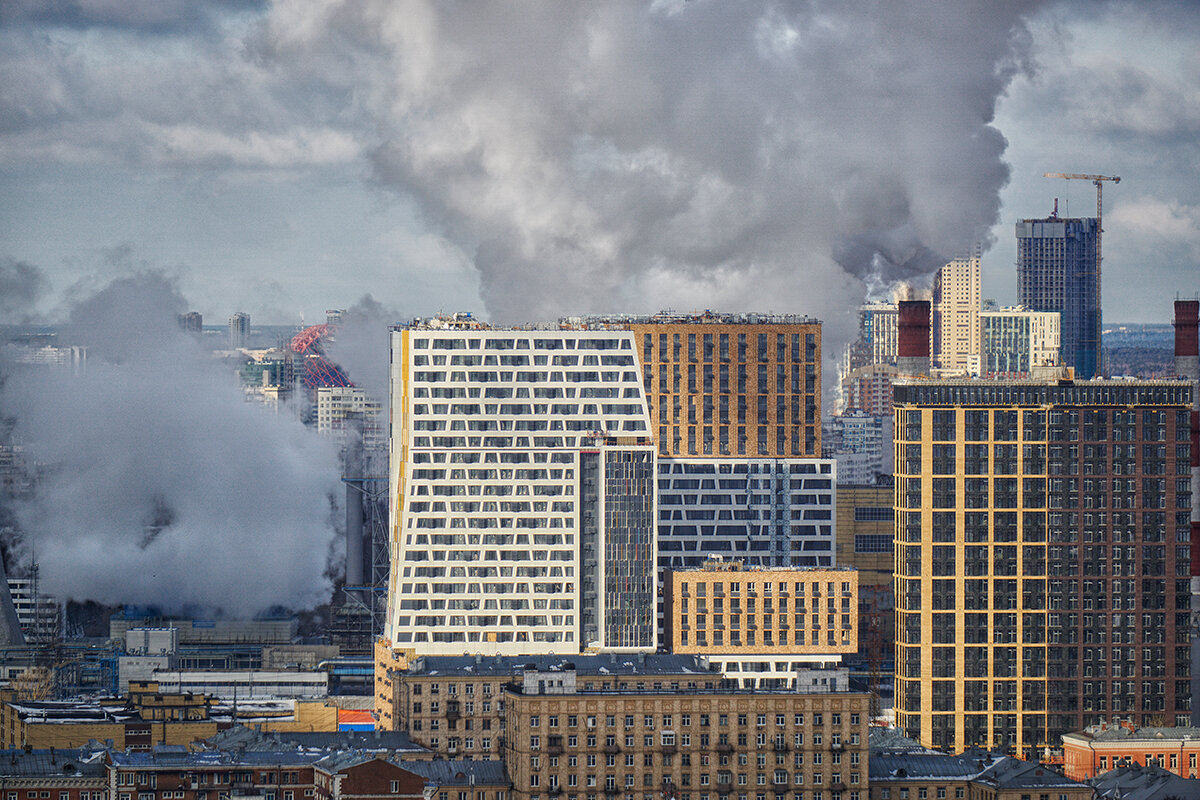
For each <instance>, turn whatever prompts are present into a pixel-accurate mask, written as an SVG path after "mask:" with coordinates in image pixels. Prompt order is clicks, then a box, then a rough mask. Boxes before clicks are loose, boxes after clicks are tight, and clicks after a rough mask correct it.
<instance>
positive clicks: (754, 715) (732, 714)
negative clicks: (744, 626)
mask: <svg viewBox="0 0 1200 800" xmlns="http://www.w3.org/2000/svg"><path fill="white" fill-rule="evenodd" d="M504 700H505V723H506V724H505V730H506V732H505V740H504V747H505V761H506V763H507V764H508V771H509V777H510V779H511V780H512V784H513V797H514V798H521V799H522V800H532V798H535V797H538V798H540V797H556V796H559V795H565V800H586V798H588V797H592V798H599V797H601V796H602V795H603V796H605V797H623V798H627V800H629V799H632V800H662V798H664V797H669V798H677V800H701V798H704V797H710V798H718V797H720V796H728V797H739V798H740V797H741V796H742V795H746V797H747V798H749V797H751V796H754V797H757V796H758V795H760V794H761V795H763V797H764V798H765V797H766V796H767V793H768V792H770V794H771V796H772V797H776V798H787V799H788V800H815V799H816V798H817V797H826V798H828V797H833V796H834V795H837V796H838V797H841V798H843V800H866V798H867V774H868V773H867V770H868V750H867V698H866V695H863V694H855V693H846V692H827V693H803V692H797V691H795V690H785V691H778V692H773V691H764V690H757V691H747V690H740V689H731V690H721V689H719V688H705V687H704V686H697V687H695V688H690V689H689V688H681V689H679V690H653V689H650V690H634V691H629V692H623V693H613V692H602V691H594V690H588V689H586V688H580V686H579V683H578V682H577V681H576V680H575V679H574V678H573V676H571V675H570V674H567V675H564V674H562V673H551V674H546V673H539V672H537V671H530V672H528V673H526V676H525V679H524V681H523V682H522V684H521V685H520V686H514V687H507V688H506V689H505V697H504Z"/></svg>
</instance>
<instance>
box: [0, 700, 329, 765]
mask: <svg viewBox="0 0 1200 800" xmlns="http://www.w3.org/2000/svg"><path fill="white" fill-rule="evenodd" d="M154 686H155V684H153V683H150V684H143V685H141V686H139V685H137V684H135V685H134V689H135V691H133V692H132V693H131V695H130V696H129V697H128V698H119V697H109V698H102V699H99V700H17V699H15V697H13V696H12V693H11V692H8V693H7V694H8V696H7V697H3V698H0V743H2V744H3V745H4V746H5V747H31V748H51V747H53V748H57V749H64V748H72V747H82V746H84V745H86V744H87V743H88V742H89V741H92V740H95V741H98V742H105V741H108V740H111V741H112V743H113V746H114V747H117V748H119V749H122V750H125V749H129V750H135V751H146V750H150V749H151V748H152V747H154V746H155V745H187V744H191V743H192V742H196V741H199V740H201V739H207V738H209V737H211V736H214V735H215V734H217V733H218V732H219V731H222V730H225V729H226V728H229V727H231V726H233V725H234V724H236V723H238V722H242V723H245V724H254V725H257V726H259V727H261V729H262V730H265V731H272V730H275V731H336V730H337V729H338V709H337V707H336V706H335V705H334V704H333V703H331V702H326V701H308V702H306V701H297V700H257V701H240V700H239V701H237V702H231V703H225V702H217V701H216V700H214V699H213V698H211V697H205V696H203V695H196V694H193V695H189V694H187V693H184V694H182V695H177V696H172V695H170V694H169V693H163V692H159V691H155V690H154V688H153V687H154Z"/></svg>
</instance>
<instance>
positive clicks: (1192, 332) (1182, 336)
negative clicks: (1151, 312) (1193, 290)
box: [1175, 300, 1200, 383]
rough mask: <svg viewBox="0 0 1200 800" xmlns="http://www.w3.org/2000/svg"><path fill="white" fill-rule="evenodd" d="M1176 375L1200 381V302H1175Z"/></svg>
mask: <svg viewBox="0 0 1200 800" xmlns="http://www.w3.org/2000/svg"><path fill="white" fill-rule="evenodd" d="M1175 374H1177V375H1179V376H1180V377H1182V378H1186V379H1187V380H1189V381H1192V382H1193V383H1195V382H1196V381H1200V300H1176V301H1175Z"/></svg>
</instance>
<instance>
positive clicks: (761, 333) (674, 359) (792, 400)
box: [623, 314, 821, 457]
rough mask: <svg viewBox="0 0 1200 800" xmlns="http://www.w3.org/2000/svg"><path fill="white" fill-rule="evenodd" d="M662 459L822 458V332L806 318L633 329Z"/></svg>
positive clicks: (659, 320) (645, 323)
mask: <svg viewBox="0 0 1200 800" xmlns="http://www.w3.org/2000/svg"><path fill="white" fill-rule="evenodd" d="M623 327H625V328H627V329H628V330H631V331H633V332H634V333H635V334H637V346H638V347H639V349H640V352H641V360H642V368H643V382H644V386H645V390H646V395H647V400H648V401H649V402H650V416H651V419H652V421H653V424H654V427H655V434H656V437H655V438H656V440H657V442H658V446H659V454H660V455H663V456H700V457H704V456H712V457H720V456H771V457H785V456H791V457H796V456H802V457H803V456H811V457H818V456H820V455H821V323H820V322H819V321H817V320H814V319H810V318H808V317H795V316H786V317H772V316H764V315H731V314H730V315H718V314H704V315H699V316H686V317H685V316H671V315H666V314H661V315H657V316H655V317H650V318H646V319H645V320H637V321H631V322H629V323H628V324H626V325H624V326H623Z"/></svg>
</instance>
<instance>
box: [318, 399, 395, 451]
mask: <svg viewBox="0 0 1200 800" xmlns="http://www.w3.org/2000/svg"><path fill="white" fill-rule="evenodd" d="M355 417H359V418H361V420H362V427H363V442H364V443H365V444H366V445H367V446H370V447H374V446H376V445H382V444H383V443H384V440H385V438H386V435H387V432H386V430H385V428H384V425H383V405H382V403H380V402H379V401H378V400H376V399H375V398H373V397H368V396H367V393H366V390H364V389H359V388H358V387H356V386H322V387H320V388H319V389H317V432H318V433H320V434H322V435H324V436H335V437H339V438H341V437H344V436H345V435H346V431H347V430H348V429H350V428H351V421H352V420H353V419H354V418H355Z"/></svg>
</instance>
